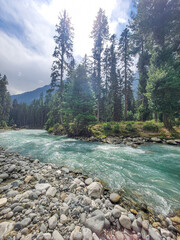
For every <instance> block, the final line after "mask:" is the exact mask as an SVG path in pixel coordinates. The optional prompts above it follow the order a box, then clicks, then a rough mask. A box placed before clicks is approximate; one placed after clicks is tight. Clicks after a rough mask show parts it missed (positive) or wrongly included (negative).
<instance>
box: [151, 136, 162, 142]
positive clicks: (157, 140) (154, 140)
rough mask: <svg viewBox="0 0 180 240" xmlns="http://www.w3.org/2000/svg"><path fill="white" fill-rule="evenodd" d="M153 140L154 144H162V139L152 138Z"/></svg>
mask: <svg viewBox="0 0 180 240" xmlns="http://www.w3.org/2000/svg"><path fill="white" fill-rule="evenodd" d="M151 140H152V141H153V142H157V143H161V142H162V140H161V139H160V138H157V137H153V138H151Z"/></svg>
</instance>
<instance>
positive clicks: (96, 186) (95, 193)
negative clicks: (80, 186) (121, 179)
mask: <svg viewBox="0 0 180 240" xmlns="http://www.w3.org/2000/svg"><path fill="white" fill-rule="evenodd" d="M87 189H88V195H89V196H90V197H93V198H100V197H101V195H102V193H103V186H102V184H101V183H99V182H93V183H91V184H90V185H89V186H88V187H87Z"/></svg>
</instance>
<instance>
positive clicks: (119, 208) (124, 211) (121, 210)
mask: <svg viewBox="0 0 180 240" xmlns="http://www.w3.org/2000/svg"><path fill="white" fill-rule="evenodd" d="M114 209H118V210H119V211H120V212H121V213H124V214H127V210H126V209H125V208H123V207H121V206H119V205H115V207H114Z"/></svg>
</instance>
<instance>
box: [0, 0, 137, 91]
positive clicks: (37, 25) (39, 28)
mask: <svg viewBox="0 0 180 240" xmlns="http://www.w3.org/2000/svg"><path fill="white" fill-rule="evenodd" d="M131 6H132V5H131V0H0V73H1V74H2V75H4V74H6V76H7V78H8V82H9V85H8V90H9V92H10V93H11V94H19V93H22V92H27V91H31V90H34V89H36V88H38V87H42V86H44V85H47V84H50V81H51V79H50V75H51V66H52V62H53V57H52V54H53V51H54V47H55V43H54V40H53V36H54V35H55V25H56V24H57V23H58V16H59V13H60V12H61V11H63V10H64V9H66V10H67V12H68V15H69V16H70V18H71V23H72V25H73V27H74V57H75V59H76V60H80V59H81V58H82V57H83V56H84V55H85V54H88V55H91V49H92V47H93V40H92V39H91V38H90V33H91V31H92V26H93V22H94V20H95V18H96V15H97V12H98V10H99V8H100V7H101V8H102V9H103V10H105V14H106V16H107V17H108V21H109V29H110V33H111V34H113V33H116V34H117V36H119V35H120V33H121V32H122V30H123V29H124V28H125V27H126V25H127V23H128V18H129V15H130V11H131Z"/></svg>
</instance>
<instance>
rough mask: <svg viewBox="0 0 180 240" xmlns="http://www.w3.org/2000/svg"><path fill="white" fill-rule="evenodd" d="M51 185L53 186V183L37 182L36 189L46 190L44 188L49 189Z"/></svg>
mask: <svg viewBox="0 0 180 240" xmlns="http://www.w3.org/2000/svg"><path fill="white" fill-rule="evenodd" d="M50 187H51V185H50V184H49V183H37V184H36V185H35V189H36V190H37V191H44V190H47V189H48V188H50Z"/></svg>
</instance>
